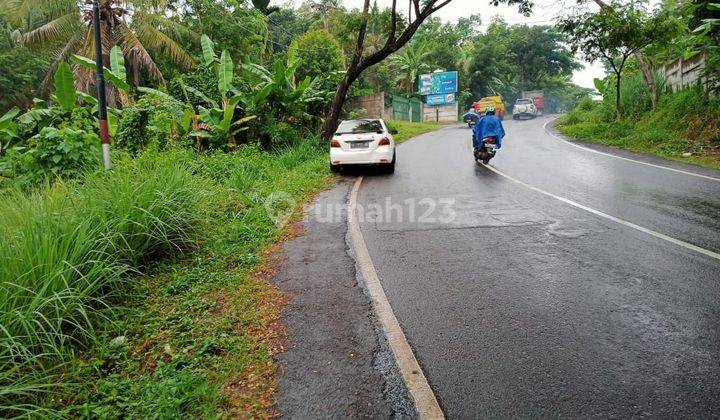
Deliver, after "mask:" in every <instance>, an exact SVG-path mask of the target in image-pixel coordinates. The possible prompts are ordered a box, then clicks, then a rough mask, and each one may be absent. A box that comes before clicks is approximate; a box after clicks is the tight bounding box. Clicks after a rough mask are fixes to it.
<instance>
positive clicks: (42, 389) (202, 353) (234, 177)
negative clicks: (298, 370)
mask: <svg viewBox="0 0 720 420" xmlns="http://www.w3.org/2000/svg"><path fill="white" fill-rule="evenodd" d="M318 144H319V142H318V141H317V140H308V141H303V142H299V143H298V144H296V145H294V146H293V147H288V148H286V149H284V150H281V151H277V152H273V153H268V152H261V151H259V150H258V149H257V148H255V147H243V148H241V149H240V150H239V151H238V152H236V153H233V154H215V155H211V156H201V155H197V154H195V153H192V152H189V151H184V150H174V151H170V152H152V151H150V152H146V153H145V154H143V155H142V156H140V157H139V158H138V159H136V160H134V161H127V162H122V163H120V164H119V165H117V167H116V170H115V171H113V173H111V174H107V175H104V177H107V179H108V180H110V181H108V182H109V183H107V184H103V183H98V184H97V185H96V186H93V185H92V181H91V178H88V180H87V181H86V184H85V185H84V186H80V187H77V188H76V189H73V188H70V187H69V186H68V187H67V188H66V189H67V192H66V191H59V190H58V189H59V188H63V187H56V188H53V189H52V190H50V191H45V192H41V193H38V194H39V195H38V196H37V197H35V196H30V197H28V198H22V197H20V196H18V198H16V199H12V200H7V201H5V202H4V203H3V204H4V207H7V208H10V209H11V208H15V207H17V206H18V203H20V204H23V206H24V207H23V206H20V207H17V208H18V210H16V212H17V214H18V217H17V218H12V219H11V220H9V221H8V222H7V223H6V224H3V228H2V229H4V230H3V233H4V234H5V233H7V236H8V237H18V235H17V234H14V233H13V232H16V231H17V229H20V228H12V223H15V224H17V223H20V226H21V227H23V226H25V225H23V224H22V222H21V217H20V212H21V210H23V209H25V208H27V207H32V206H35V207H37V208H39V209H40V210H42V211H40V210H37V211H36V212H35V213H37V214H38V217H33V218H32V220H33V222H32V223H31V222H27V223H25V224H26V225H31V228H32V229H31V228H30V227H29V228H27V229H26V231H27V233H26V234H24V235H22V237H27V238H28V239H27V241H28V243H27V244H26V246H22V247H16V246H14V247H16V248H17V253H16V254H17V255H15V254H13V257H17V258H16V259H17V260H18V261H20V260H23V259H28V262H27V263H25V264H26V265H27V266H28V267H30V266H32V265H33V264H32V260H31V259H30V253H31V249H30V248H31V246H34V245H35V243H34V242H31V241H30V239H31V238H35V237H36V238H45V239H44V241H45V242H49V243H50V244H47V243H40V244H38V247H39V248H40V250H41V251H43V250H44V249H46V248H47V249H48V250H50V251H48V252H41V253H42V254H43V255H44V254H47V255H48V256H47V257H46V259H47V261H48V263H47V264H46V265H45V266H46V267H47V270H46V271H48V270H50V269H55V270H60V268H61V267H64V266H70V265H75V266H81V267H82V263H84V262H85V261H90V262H88V264H89V266H92V267H95V268H94V269H95V270H96V271H99V274H97V277H98V278H100V279H102V281H96V282H94V283H93V286H94V288H88V287H85V284H86V283H87V282H90V279H89V278H88V280H87V281H84V280H83V281H78V280H77V279H71V278H69V277H68V275H65V277H63V275H62V274H57V275H54V277H51V278H57V279H59V280H58V281H56V283H57V284H59V286H57V288H58V290H59V292H58V291H57V290H52V291H50V292H48V293H50V296H53V297H54V296H59V297H62V296H64V294H68V295H73V294H78V295H80V296H86V298H87V299H86V301H81V304H82V305H76V306H75V307H72V306H70V305H65V304H63V305H57V307H60V308H63V309H65V310H67V311H68V312H67V313H59V315H58V316H57V318H58V320H57V321H55V322H54V323H51V325H52V326H54V327H55V329H54V330H49V331H50V333H49V334H48V336H49V338H48V339H47V340H46V341H47V342H48V343H50V344H48V345H46V346H45V347H43V346H44V344H43V342H42V341H40V342H39V343H40V344H36V343H34V342H33V341H30V340H29V339H28V338H27V336H29V334H28V333H27V332H26V331H23V330H22V329H21V328H19V327H18V329H17V331H19V332H17V333H13V334H14V337H15V339H16V342H23V341H27V343H28V344H27V345H26V346H25V349H26V350H27V354H28V355H31V354H35V355H38V354H45V355H46V357H43V358H42V359H40V360H38V361H34V359H33V361H32V362H31V361H30V359H28V362H27V363H26V364H22V363H19V361H20V360H21V359H18V358H17V353H18V351H15V358H12V357H9V356H10V355H12V354H11V353H8V352H9V351H10V350H8V349H11V350H13V349H15V347H12V346H11V344H12V345H14V344H13V343H10V342H9V341H7V342H3V343H2V344H3V345H4V348H3V349H4V351H5V353H3V356H4V357H5V358H4V359H3V362H4V363H6V365H5V366H3V374H4V375H5V376H4V377H0V414H1V415H2V416H3V417H11V416H17V415H22V414H23V413H29V414H30V415H42V416H45V415H52V416H60V417H97V418H145V417H156V418H176V417H201V418H208V417H218V416H221V417H261V418H262V417H269V416H271V415H272V414H273V412H272V410H273V406H274V395H273V394H274V387H275V379H274V366H273V360H272V355H273V354H274V353H275V352H276V351H278V349H279V348H280V347H281V346H282V336H283V332H282V328H281V326H279V325H278V323H277V319H278V317H279V314H280V309H281V306H282V303H283V301H284V297H283V295H282V293H281V292H280V291H278V290H276V289H274V288H273V287H272V286H270V285H269V284H268V283H267V282H266V281H265V280H264V278H263V273H264V272H265V271H267V270H269V269H270V268H271V267H270V266H269V265H268V261H269V258H267V256H268V255H267V253H268V247H270V246H271V244H273V243H274V242H277V241H278V240H280V239H282V238H283V235H285V234H286V232H285V231H284V229H283V227H282V224H278V223H276V221H277V220H284V219H285V218H286V217H289V215H290V214H292V212H293V209H295V208H296V207H295V206H294V205H293V204H294V203H300V202H302V201H303V200H305V199H307V198H308V197H309V196H310V195H311V194H312V193H313V192H314V191H317V190H318V189H321V188H324V187H327V186H328V185H329V180H330V178H331V177H330V174H329V172H328V171H327V159H328V157H327V151H326V149H325V148H324V147H320V146H319V145H318ZM142 162H145V164H146V165H147V166H148V167H147V170H144V169H139V166H138V165H141V163H142ZM165 167H168V168H172V170H171V171H170V173H168V171H169V170H165V169H162V168H165ZM126 168H127V169H126ZM125 172H127V173H128V175H127V177H124V176H119V175H118V174H121V173H125ZM118 179H120V180H122V182H120V181H118ZM174 180H176V181H177V182H174ZM125 182H126V183H127V188H125V189H122V188H121V189H120V191H118V188H116V187H118V185H116V184H118V183H119V184H123V183H125ZM88 185H90V186H89V187H88ZM165 185H170V187H165ZM120 186H122V185H120ZM145 186H147V187H145ZM176 187H182V188H176ZM176 189H179V190H180V191H185V190H188V191H191V192H193V195H191V197H190V198H191V199H192V200H191V202H190V203H189V205H187V206H185V205H183V206H182V207H180V208H176V207H172V203H173V199H175V200H176V201H178V202H181V203H182V198H183V197H184V196H183V194H179V193H178V192H177V191H175V190H176ZM146 190H147V191H149V192H151V194H149V195H148V194H146V193H145V192H146ZM72 191H87V196H88V197H87V200H88V201H87V203H88V204H82V203H85V201H80V203H81V204H78V205H77V207H76V206H74V205H70V206H68V205H67V204H68V203H69V202H72V201H77V200H78V199H76V197H79V196H82V197H85V193H83V194H80V193H73V192H72ZM91 192H92V193H93V194H95V193H97V195H96V196H94V197H91V194H90V193H91ZM78 194H80V195H78ZM115 194H117V197H116V196H115ZM55 195H59V196H61V197H68V198H63V199H62V200H60V199H58V200H60V201H59V202H58V203H55V201H54V200H55V199H53V197H54V196H55ZM146 197H152V198H151V199H149V200H146ZM23 200H27V203H25V202H24V201H23ZM146 202H149V203H150V204H149V205H146V204H143V203H146ZM38 203H40V204H38ZM94 206H96V207H94ZM59 209H61V210H59ZM62 209H64V210H62ZM147 209H151V210H152V209H156V210H152V211H146V210H147ZM188 211H190V213H189V214H188V213H187V212H188ZM163 212H164V213H163ZM35 213H33V214H35ZM157 214H160V215H163V214H166V215H167V217H163V218H160V217H159V216H158V217H151V216H156V215H157ZM143 218H146V219H147V220H146V221H144V222H143V223H136V222H137V221H138V220H140V221H143V220H145V219H143ZM45 219H48V220H51V221H52V223H50V222H43V223H41V222H40V221H42V220H45ZM86 219H87V220H88V221H87V222H86V223H85V224H82V223H81V224H79V225H78V224H77V223H76V222H77V221H78V220H80V221H82V220H86ZM106 219H107V223H108V225H107V227H106V228H105V230H102V231H101V233H100V234H95V235H96V236H97V237H99V238H101V239H99V240H100V241H101V242H102V241H103V240H104V239H102V238H103V234H107V233H108V232H111V233H112V232H124V235H123V236H122V237H117V238H118V239H117V240H116V239H112V238H115V236H113V235H112V234H109V236H110V239H112V242H111V245H112V246H111V245H108V247H110V248H107V249H105V248H100V250H101V251H102V252H101V254H102V256H103V258H108V259H109V260H105V259H100V258H98V257H97V255H98V254H97V253H93V251H92V250H94V249H96V248H97V247H96V246H95V244H97V241H95V242H93V241H90V243H89V244H88V240H87V239H86V238H87V237H88V236H87V235H89V234H87V235H86V236H79V235H81V234H83V235H85V233H84V232H85V231H86V230H90V231H92V229H93V228H94V226H95V223H94V222H95V221H98V220H100V221H103V220H106ZM75 225H77V226H79V227H78V228H77V229H75V228H73V226H75ZM146 225H147V226H151V227H152V229H150V230H148V229H146V230H143V229H141V228H140V227H141V226H146ZM102 226H105V225H102ZM171 228H172V229H171ZM12 229H15V230H12ZM76 231H77V232H76ZM93 232H94V231H93ZM145 232H149V233H145ZM53 233H56V236H55V237H53V236H52V234H53ZM178 233H181V235H179V236H178V235H177V234H178ZM58 238H59V239H61V240H59V241H58V240H57V239H58ZM119 238H121V239H122V240H120V239H119ZM178 238H179V239H178ZM56 242H57V243H58V244H57V245H53V243H56ZM72 244H75V247H80V245H81V244H84V245H83V246H85V247H86V248H91V249H92V250H87V249H85V248H82V249H80V251H75V250H74V248H72V246H71V245H72ZM68 249H69V250H68ZM58 250H59V251H60V252H58ZM140 250H143V252H140ZM178 251H183V252H178ZM55 254H58V256H57V257H56V258H55V259H51V258H50V257H52V256H54V255H55ZM75 254H78V255H80V256H83V257H84V258H85V259H80V260H79V261H80V263H79V264H63V261H67V255H75ZM3 255H5V254H3ZM88 255H89V256H88ZM93 258H95V260H97V261H96V262H97V264H94V263H93V262H92V261H93ZM116 260H117V261H118V262H119V263H118V264H117V267H118V268H117V270H116V271H111V272H110V273H105V272H103V270H104V269H107V267H113V268H114V267H116V266H115V265H113V264H114V262H115V261H116ZM108 261H110V262H111V263H110V264H109V263H108ZM128 262H132V264H129V263H128ZM18 265H19V263H18ZM2 270H7V268H6V266H5V264H3V268H2ZM22 270H23V268H22V267H19V266H18V268H17V269H16V270H14V271H13V272H15V271H18V272H20V271H22ZM123 270H124V271H123ZM26 271H27V270H26ZM66 271H69V272H72V267H70V268H68V269H67V270H66ZM91 272H93V271H91ZM8 273H9V274H8V275H10V274H12V273H10V271H8ZM3 279H5V277H3ZM62 279H68V280H69V281H67V280H66V281H65V282H64V283H63V282H62V281H61V280H62ZM28 282H29V283H28V284H31V286H30V287H26V288H25V289H26V290H30V289H41V290H43V289H44V288H45V286H44V284H45V283H49V282H48V278H46V277H36V279H35V280H33V281H32V282H30V280H28ZM5 284H6V283H5ZM78 286H83V287H78ZM76 289H77V290H80V291H84V290H85V289H89V290H90V291H89V292H87V293H83V294H81V293H76ZM37 293H38V292H37V290H33V293H32V294H31V293H30V292H28V293H26V294H27V295H30V296H31V297H32V296H34V295H35V294H37ZM18 295H21V296H20V297H22V298H23V299H25V300H31V301H32V300H33V299H30V298H29V297H27V296H22V293H18ZM18 299H19V298H18ZM16 300H17V299H16ZM34 300H35V301H38V302H43V301H47V299H34ZM58 301H59V298H58ZM70 302H71V303H73V302H74V301H73V300H71V301H70ZM5 305H6V306H7V305H8V304H7V303H5ZM83 305H84V306H83ZM77 308H82V310H78V309H77ZM6 309H8V308H6V307H3V310H6ZM25 312H27V313H33V311H32V308H31V307H30V308H29V309H27V310H25ZM4 313H5V314H6V315H7V317H6V318H5V319H3V320H2V322H3V326H5V325H11V326H12V325H13V324H12V322H10V321H9V320H10V317H12V313H11V312H4ZM49 313H51V314H55V313H56V312H54V311H49ZM86 314H87V315H89V316H87V317H86V316H85V315H86ZM45 317H47V318H49V319H51V317H48V316H45ZM36 324H37V322H36ZM28 325H29V324H28ZM78 325H79V326H82V333H81V334H79V333H78V332H79V331H78V328H77V326H78ZM28 329H29V327H28ZM13 331H15V330H13ZM46 348H50V349H54V350H57V351H56V352H55V353H52V352H49V351H47V350H46ZM13 360H14V361H15V362H16V363H15V365H14V366H13V368H12V369H5V367H6V366H11V365H9V363H10V362H12V361H13ZM7 372H10V373H9V374H8V373H7ZM29 373H34V375H33V376H30V377H29V376H28V374H29ZM28 378H32V380H30V379H28ZM23 384H25V386H24V387H22V385H23Z"/></svg>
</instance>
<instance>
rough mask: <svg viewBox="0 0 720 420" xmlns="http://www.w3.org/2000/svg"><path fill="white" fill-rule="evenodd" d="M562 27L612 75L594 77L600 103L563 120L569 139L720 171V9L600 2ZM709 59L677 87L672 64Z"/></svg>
mask: <svg viewBox="0 0 720 420" xmlns="http://www.w3.org/2000/svg"><path fill="white" fill-rule="evenodd" d="M596 3H599V4H600V7H601V11H600V12H599V13H590V12H583V13H581V14H580V15H576V16H572V17H570V18H568V19H566V20H565V21H564V22H562V23H561V27H562V28H563V30H564V31H566V32H568V33H569V36H570V39H571V43H572V44H573V46H574V47H575V48H576V49H578V50H579V51H582V52H583V53H584V54H585V55H586V56H587V57H588V58H591V59H599V60H602V61H603V63H604V64H605V65H606V67H607V68H608V69H609V71H608V76H607V77H605V78H604V79H596V80H595V85H596V88H597V90H598V92H599V93H600V94H602V100H601V101H593V100H590V99H589V98H588V99H585V100H583V101H582V102H581V103H580V104H579V106H578V107H576V108H575V109H573V110H572V111H570V112H568V113H567V114H566V115H565V116H563V117H561V118H560V119H559V120H558V122H557V126H558V129H559V130H560V131H561V132H562V133H563V134H566V135H569V136H572V137H576V138H578V139H581V140H588V141H596V142H599V143H603V144H606V145H609V146H613V147H620V148H624V149H629V150H633V151H637V152H646V153H653V154H657V155H660V156H663V157H666V158H671V159H675V160H680V161H685V162H689V163H694V164H698V165H702V166H707V167H712V168H720V100H719V99H718V96H717V94H718V92H720V82H719V79H718V74H720V67H719V66H720V4H717V3H713V2H708V1H694V2H666V3H662V4H661V5H660V6H659V7H658V8H656V9H655V10H653V11H647V10H646V9H645V8H644V7H643V6H642V5H622V4H620V3H618V2H610V3H603V2H596ZM699 54H700V55H704V56H705V57H706V58H705V65H704V68H703V69H702V70H701V71H700V74H699V75H700V78H699V79H698V80H697V81H696V82H695V83H694V84H692V85H690V86H684V87H678V86H676V87H675V89H673V88H672V87H671V85H670V83H669V81H667V80H665V78H664V74H663V73H662V72H661V69H662V65H663V64H665V63H666V62H669V61H672V60H675V59H678V58H684V59H689V58H692V57H695V56H697V55H699Z"/></svg>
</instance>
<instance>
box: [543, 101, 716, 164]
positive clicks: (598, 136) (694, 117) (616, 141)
mask: <svg viewBox="0 0 720 420" xmlns="http://www.w3.org/2000/svg"><path fill="white" fill-rule="evenodd" d="M606 108H607V106H604V105H603V104H602V103H600V102H592V101H585V102H583V103H581V105H580V106H579V107H578V108H577V109H574V110H572V111H570V112H569V113H567V114H565V115H564V116H562V117H560V118H559V119H558V121H557V124H556V126H557V128H558V131H560V132H561V133H562V134H564V135H567V136H570V137H574V138H577V139H579V140H583V141H590V142H596V143H600V144H604V145H607V146H611V147H618V148H622V149H627V150H632V151H634V152H640V153H649V154H654V155H657V156H661V157H664V158H668V159H672V160H676V161H680V162H685V163H691V164H695V165H698V166H703V167H708V168H713V169H720V103H718V102H717V101H709V102H708V101H705V100H702V97H701V95H700V94H698V93H697V92H696V91H694V90H686V91H680V92H677V93H674V94H667V95H665V96H664V97H663V98H662V100H661V102H660V104H659V105H658V106H657V107H656V108H655V109H653V110H650V111H648V112H646V113H644V114H642V115H641V116H639V117H637V118H630V117H629V118H626V119H624V120H623V121H622V122H620V123H617V122H615V121H612V116H611V113H610V112H609V111H608V109H606ZM687 153H690V156H683V154H687Z"/></svg>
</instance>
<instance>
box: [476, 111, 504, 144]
mask: <svg viewBox="0 0 720 420" xmlns="http://www.w3.org/2000/svg"><path fill="white" fill-rule="evenodd" d="M487 137H495V144H496V146H497V147H496V148H497V149H500V147H502V139H503V137H505V129H504V128H503V125H502V121H500V118H498V117H496V116H495V108H494V107H491V106H489V107H487V108H485V115H484V116H482V117H480V118H478V120H477V121H476V122H475V129H474V130H473V148H474V150H475V151H477V150H478V149H479V148H481V147H482V142H483V139H485V138H487Z"/></svg>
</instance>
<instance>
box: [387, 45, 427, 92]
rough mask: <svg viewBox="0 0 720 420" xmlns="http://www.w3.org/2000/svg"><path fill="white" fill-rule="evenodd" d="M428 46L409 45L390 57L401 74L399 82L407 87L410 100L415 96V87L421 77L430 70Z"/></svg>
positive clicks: (406, 90)
mask: <svg viewBox="0 0 720 420" xmlns="http://www.w3.org/2000/svg"><path fill="white" fill-rule="evenodd" d="M426 45H427V44H418V45H413V44H409V45H406V46H405V48H403V49H402V51H401V52H399V53H397V54H395V55H392V56H390V62H391V63H392V64H393V65H394V68H395V69H397V70H398V72H399V76H398V78H397V81H398V82H399V84H400V85H402V86H404V87H405V92H406V94H407V97H408V98H409V97H411V96H413V95H415V85H416V82H417V80H418V78H419V77H420V75H421V74H423V73H426V72H428V71H429V70H430V65H429V64H428V61H427V60H428V57H429V51H428V49H427V48H426Z"/></svg>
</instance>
